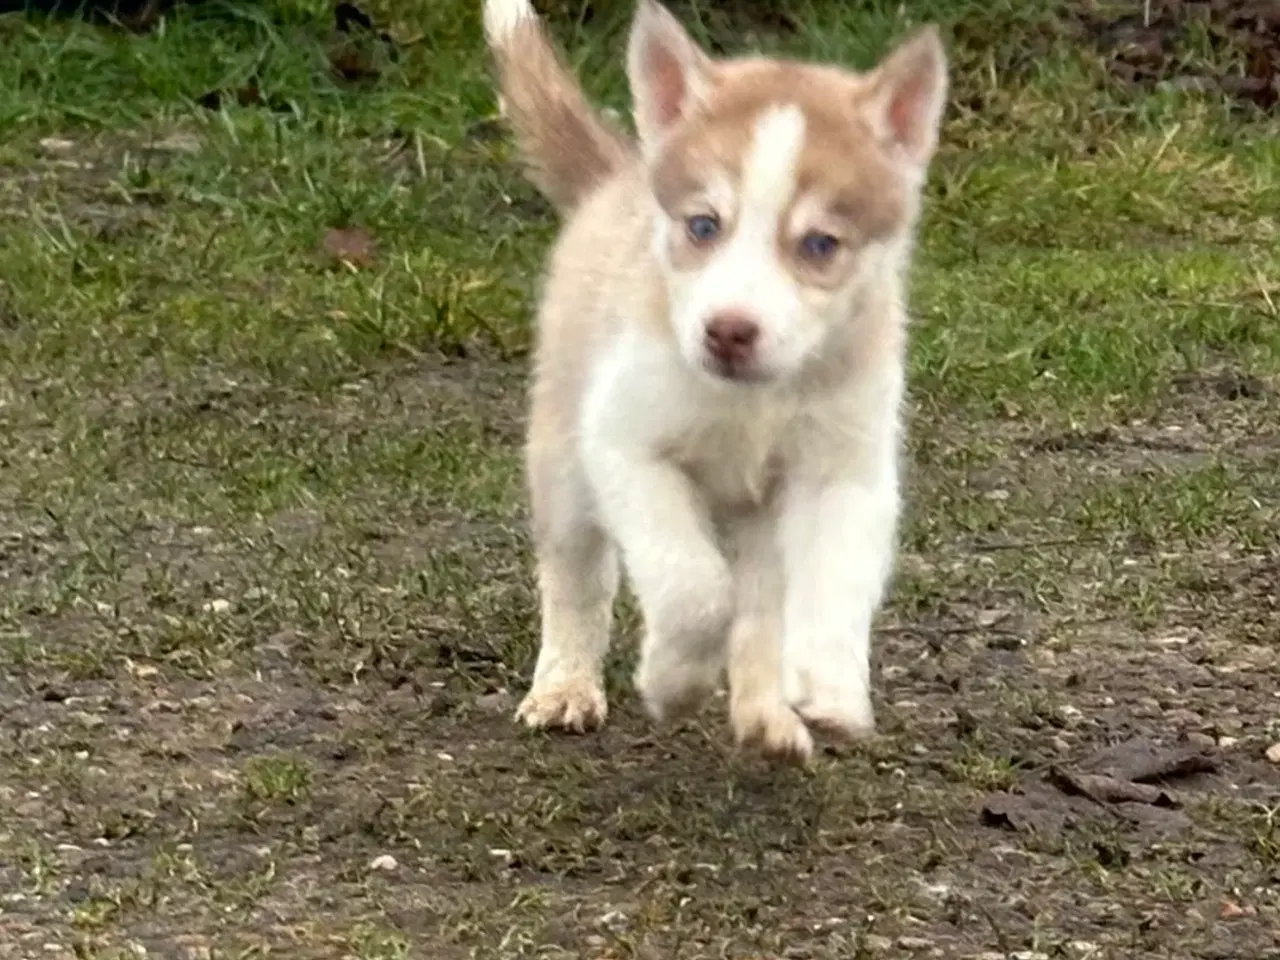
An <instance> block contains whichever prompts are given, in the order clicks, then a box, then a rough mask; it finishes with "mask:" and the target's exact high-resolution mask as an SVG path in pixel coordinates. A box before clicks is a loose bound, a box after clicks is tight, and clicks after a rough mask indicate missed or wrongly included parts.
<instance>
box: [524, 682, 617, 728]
mask: <svg viewBox="0 0 1280 960" xmlns="http://www.w3.org/2000/svg"><path fill="white" fill-rule="evenodd" d="M608 712H609V708H608V703H607V701H606V700H605V695H604V688H603V687H601V686H600V684H599V683H598V682H597V681H595V680H593V679H591V678H588V677H572V678H569V679H567V680H564V681H559V682H548V683H534V685H533V689H532V690H530V691H529V693H528V694H527V695H526V696H525V698H524V699H523V700H522V701H521V702H520V706H519V708H518V709H517V710H516V719H517V720H519V721H521V722H523V723H524V724H525V725H526V726H528V727H532V728H534V729H535V730H544V729H548V728H558V729H561V730H567V731H569V732H570V733H587V732H588V731H591V730H596V729H599V728H600V727H601V726H602V725H603V724H604V720H605V716H606V715H607V714H608Z"/></svg>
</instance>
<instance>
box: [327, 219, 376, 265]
mask: <svg viewBox="0 0 1280 960" xmlns="http://www.w3.org/2000/svg"><path fill="white" fill-rule="evenodd" d="M376 246H377V245H376V242H375V240H374V238H373V234H371V233H370V232H369V231H368V230H365V229H364V228H363V227H331V228H330V229H328V230H326V231H325V234H324V238H323V239H322V240H321V241H320V249H321V250H322V251H323V252H324V253H325V254H327V255H328V256H329V257H331V258H332V259H333V260H334V261H336V262H338V263H342V264H345V265H346V266H348V267H354V268H357V269H364V268H367V267H372V266H373V263H374V257H375V253H376Z"/></svg>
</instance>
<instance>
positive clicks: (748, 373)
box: [702, 357, 773, 386]
mask: <svg viewBox="0 0 1280 960" xmlns="http://www.w3.org/2000/svg"><path fill="white" fill-rule="evenodd" d="M702 369H703V370H704V371H705V372H707V373H709V374H710V375H711V376H712V377H714V378H715V379H716V380H719V381H721V382H723V383H736V384H742V385H743V386H751V385H756V384H762V383H768V382H769V381H770V380H772V379H773V377H772V376H771V375H770V374H769V373H768V371H766V370H765V369H764V368H763V367H761V366H760V365H759V364H758V363H754V362H746V363H744V362H741V361H734V360H721V359H719V358H718V357H703V358H702Z"/></svg>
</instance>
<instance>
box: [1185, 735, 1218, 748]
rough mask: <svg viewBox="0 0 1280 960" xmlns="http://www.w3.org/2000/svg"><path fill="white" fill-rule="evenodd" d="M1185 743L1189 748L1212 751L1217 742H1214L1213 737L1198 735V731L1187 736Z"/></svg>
mask: <svg viewBox="0 0 1280 960" xmlns="http://www.w3.org/2000/svg"><path fill="white" fill-rule="evenodd" d="M1187 743H1188V744H1189V745H1190V746H1193V747H1195V748H1196V749H1197V750H1212V749H1213V748H1214V747H1215V746H1217V745H1218V743H1217V741H1215V740H1214V739H1213V737H1211V736H1209V735H1208V734H1207V733H1200V732H1198V731H1195V732H1192V733H1188V734H1187Z"/></svg>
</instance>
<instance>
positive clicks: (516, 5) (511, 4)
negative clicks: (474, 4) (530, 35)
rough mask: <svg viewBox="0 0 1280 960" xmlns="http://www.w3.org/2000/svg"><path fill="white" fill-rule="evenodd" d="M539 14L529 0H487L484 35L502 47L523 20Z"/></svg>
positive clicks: (493, 43)
mask: <svg viewBox="0 0 1280 960" xmlns="http://www.w3.org/2000/svg"><path fill="white" fill-rule="evenodd" d="M536 16H537V14H536V12H535V11H534V9H533V5H532V4H531V3H530V2H529V0H485V4H484V35H485V39H486V40H488V42H489V43H490V44H491V45H492V46H494V47H501V46H503V45H504V44H505V43H506V42H507V40H508V39H509V38H510V37H511V35H512V34H513V33H515V32H516V29H517V28H518V27H519V26H520V23H521V21H524V20H533V19H535V18H536Z"/></svg>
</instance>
